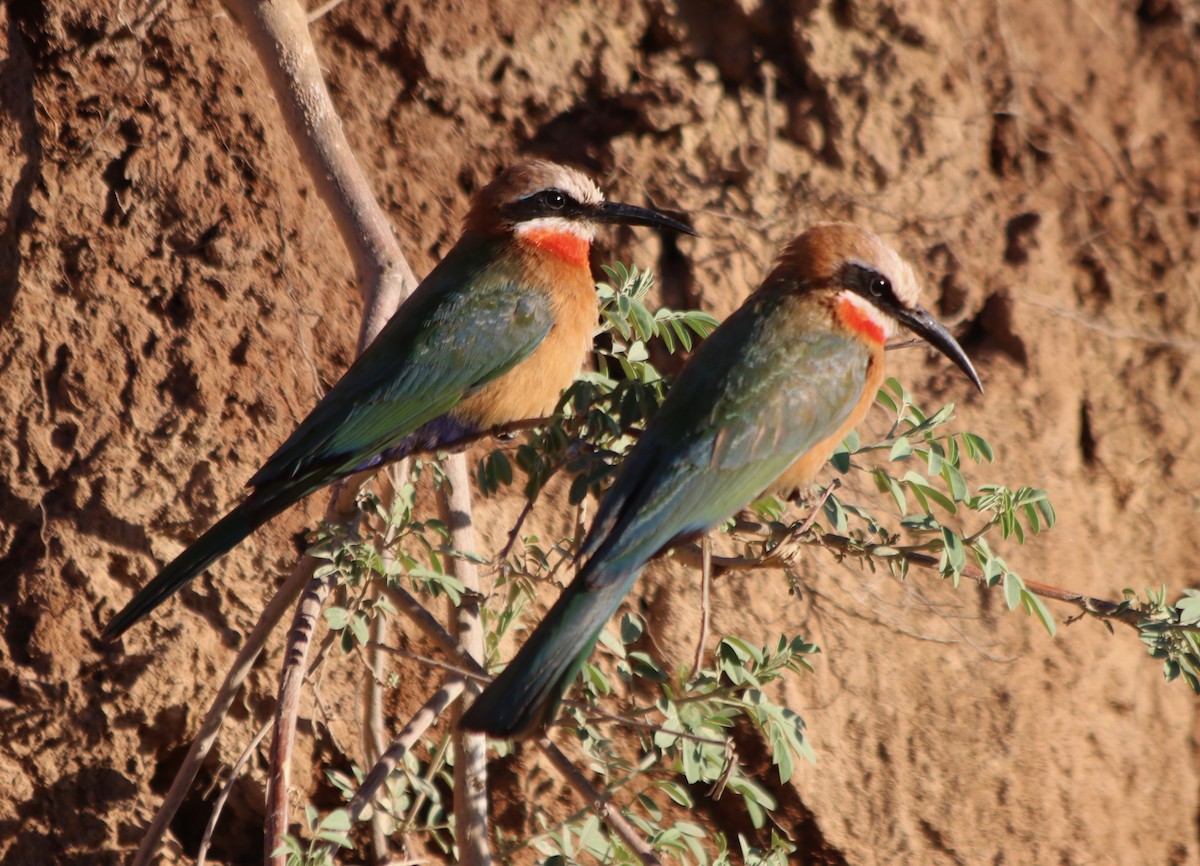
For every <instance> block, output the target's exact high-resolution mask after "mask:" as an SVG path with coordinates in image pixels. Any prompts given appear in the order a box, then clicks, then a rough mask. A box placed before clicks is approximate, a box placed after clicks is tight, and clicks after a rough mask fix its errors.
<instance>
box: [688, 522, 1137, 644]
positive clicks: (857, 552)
mask: <svg viewBox="0 0 1200 866" xmlns="http://www.w3.org/2000/svg"><path fill="white" fill-rule="evenodd" d="M805 522H806V523H807V522H809V521H805ZM802 534H803V530H791V529H789V530H787V531H786V537H787V538H789V539H798V537H799V536H800V535H802ZM805 543H808V544H815V545H820V546H822V547H827V548H829V549H831V550H834V551H836V552H837V553H839V554H841V555H843V556H853V557H858V558H862V557H865V556H868V555H869V552H868V551H866V550H864V549H863V548H862V546H861V544H860V543H858V542H855V541H853V540H851V539H849V538H846V537H845V536H842V535H833V534H828V533H827V534H824V535H820V536H818V537H817V538H815V539H814V540H812V541H810V542H805ZM784 546H785V545H783V544H781V545H780V546H779V547H776V548H775V549H773V550H772V551H770V552H769V553H767V554H766V555H764V556H714V557H713V558H712V567H713V575H714V576H715V577H721V576H723V575H726V574H732V573H735V572H740V571H755V570H758V569H763V568H786V567H787V566H788V565H789V564H790V559H791V558H792V555H793V554H794V553H795V548H794V547H793V548H792V549H790V550H786V551H782V552H781V548H783V547H784ZM892 549H893V550H896V549H895V548H892ZM673 555H674V557H675V558H676V559H678V560H679V561H680V562H682V563H684V564H686V565H692V566H699V565H702V564H703V554H702V552H701V551H700V549H699V547H698V546H697V545H690V546H688V547H680V548H676V549H675V553H674V554H673ZM893 555H894V556H898V557H900V558H901V559H903V560H905V561H906V562H908V563H909V564H910V565H916V566H919V567H921V568H928V569H937V568H938V567H939V565H940V562H939V560H938V558H937V557H936V556H931V555H930V554H928V553H922V552H921V551H917V550H903V549H900V550H896V552H895V553H894V554H893ZM962 576H963V577H966V578H969V579H970V580H973V581H976V582H977V583H979V584H981V585H983V586H985V587H988V586H989V584H988V581H987V577H986V576H985V575H984V573H983V572H982V571H981V570H979V569H978V568H976V567H974V566H971V565H968V566H966V567H965V568H963V570H962ZM1025 588H1026V589H1027V590H1029V592H1031V593H1032V594H1033V595H1037V596H1040V597H1042V598H1049V599H1052V600H1054V601H1061V602H1065V603H1066V604H1070V605H1074V606H1075V607H1077V608H1079V610H1080V611H1082V612H1083V613H1086V614H1090V615H1091V616H1097V617H1100V618H1102V619H1104V620H1106V621H1108V620H1116V621H1118V622H1121V623H1124V624H1125V625H1128V626H1130V627H1132V628H1135V629H1136V628H1137V627H1138V624H1139V623H1140V622H1142V621H1143V620H1144V619H1145V617H1144V616H1143V615H1142V614H1141V613H1139V612H1138V611H1136V610H1133V609H1132V608H1124V609H1122V608H1121V605H1120V604H1119V603H1118V602H1115V601H1109V600H1107V599H1103V598H1096V597H1094V596H1090V595H1083V594H1082V593H1078V592H1073V591H1071V590H1066V589H1060V588H1058V587H1056V586H1049V585H1048V584H1044V583H1037V582H1036V581H1032V580H1027V581H1025Z"/></svg>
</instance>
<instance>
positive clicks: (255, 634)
mask: <svg viewBox="0 0 1200 866" xmlns="http://www.w3.org/2000/svg"><path fill="white" fill-rule="evenodd" d="M364 477H365V476H364ZM359 483H360V481H359V479H358V477H357V476H356V477H355V478H351V479H349V480H348V481H347V482H346V483H345V484H343V485H342V487H341V488H340V490H339V489H335V491H334V495H333V497H332V499H331V500H330V503H329V508H328V510H327V511H326V515H325V516H326V520H328V521H329V522H330V523H341V524H343V525H348V524H350V523H351V522H352V521H353V520H355V519H356V518H357V510H356V509H354V508H353V502H354V500H353V497H352V496H351V495H350V494H351V493H352V492H354V491H356V490H357V488H358V484H359ZM344 509H348V511H344ZM321 564H322V561H321V560H318V559H315V558H313V557H311V556H305V557H304V558H303V559H301V560H300V562H299V563H297V564H296V567H295V568H293V569H292V572H291V574H289V575H288V578H287V580H286V581H284V583H283V585H282V586H281V587H279V589H278V590H277V591H276V592H275V595H274V597H273V598H272V599H271V601H270V602H268V603H267V606H266V608H264V609H263V612H262V614H261V615H260V616H259V618H258V622H257V623H255V625H254V629H253V631H251V632H250V636H249V637H247V638H246V643H245V645H244V646H243V647H242V649H241V651H240V652H239V653H238V655H237V658H235V659H234V660H233V664H232V665H230V667H229V670H228V671H227V672H226V674H225V681H224V682H223V683H221V688H220V689H219V690H218V691H217V695H216V697H215V698H213V702H212V705H211V706H210V707H209V708H208V713H207V714H206V715H205V716H204V721H203V722H201V724H200V730H199V731H198V732H197V733H196V738H195V739H194V740H193V741H192V747H191V748H190V749H189V750H188V753H187V756H186V757H185V758H184V760H183V763H182V764H181V765H180V767H179V770H178V771H176V773H175V778H174V780H173V781H172V782H171V787H170V789H169V790H168V791H167V794H166V796H165V797H163V802H162V805H160V806H159V807H158V811H157V812H155V813H154V818H153V820H152V821H151V822H150V826H149V827H147V828H146V834H145V836H143V837H142V842H141V844H140V845H139V846H138V850H137V854H136V855H134V858H133V866H149V863H150V861H151V859H152V858H153V857H154V853H155V852H156V851H157V850H158V846H159V845H160V844H161V842H162V837H163V835H164V834H165V833H166V831H167V828H168V827H169V826H170V824H171V821H172V820H173V819H174V818H175V813H176V812H177V811H179V807H180V805H181V804H182V803H183V800H184V798H185V797H186V796H187V794H188V791H189V790H190V789H191V787H192V782H194V781H195V779H196V774H197V773H198V772H200V767H201V766H203V764H204V761H205V759H206V758H207V757H208V753H209V751H211V749H212V747H213V744H214V743H215V742H216V740H217V734H219V733H220V731H221V726H222V725H223V724H224V722H225V716H226V715H227V714H228V712H229V708H230V707H231V706H233V701H234V699H235V698H236V697H237V695H238V692H240V691H241V689H242V683H244V682H245V680H246V677H247V676H249V674H250V670H251V669H252V668H253V667H254V663H255V661H257V660H258V657H259V655H260V654H261V653H262V650H263V647H264V646H266V643H267V638H269V637H270V636H271V633H272V632H274V631H275V627H276V626H277V625H278V624H279V621H280V620H281V619H283V615H284V614H285V613H287V612H288V611H289V610H291V607H292V604H293V603H294V602H295V600H296V597H297V596H298V595H299V594H300V592H301V590H303V589H304V587H306V586H307V585H308V583H309V581H311V580H312V576H313V572H314V571H316V570H317V567H318V566H319V565H321Z"/></svg>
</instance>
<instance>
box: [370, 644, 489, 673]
mask: <svg viewBox="0 0 1200 866" xmlns="http://www.w3.org/2000/svg"><path fill="white" fill-rule="evenodd" d="M367 646H369V647H371V648H372V649H375V650H378V651H379V652H385V653H388V654H389V655H394V656H400V657H401V658H406V659H412V660H413V661H415V662H420V663H421V664H423V665H426V666H428V667H431V668H437V669H438V670H443V671H445V672H446V673H449V674H454V675H456V676H460V677H462V678H463V679H465V680H474V681H476V682H481V683H487V682H490V681H491V677H489V676H488V675H487V674H486V673H484V671H483V665H481V664H479V663H478V662H477V661H475V660H474V659H466V660H464V661H468V662H469V664H467V665H466V666H459V665H452V664H449V663H447V662H443V661H438V660H437V659H431V658H430V657H429V656H423V655H421V654H420V653H414V652H409V651H408V650H402V649H400V648H399V647H394V646H385V645H383V644H374V643H369V644H367Z"/></svg>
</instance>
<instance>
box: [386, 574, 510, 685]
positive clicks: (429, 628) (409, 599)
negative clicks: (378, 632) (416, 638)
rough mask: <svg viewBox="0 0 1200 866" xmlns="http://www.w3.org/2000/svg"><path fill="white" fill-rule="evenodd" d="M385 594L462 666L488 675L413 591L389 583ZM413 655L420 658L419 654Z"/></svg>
mask: <svg viewBox="0 0 1200 866" xmlns="http://www.w3.org/2000/svg"><path fill="white" fill-rule="evenodd" d="M384 594H385V595H387V597H388V599H389V600H390V601H392V602H394V603H395V605H396V606H397V607H398V608H400V609H401V610H402V611H403V612H404V613H405V614H407V615H408V618H409V619H410V620H412V622H413V624H414V625H415V626H416V627H417V628H419V629H420V630H421V632H422V633H423V634H424V635H425V636H426V637H427V638H429V639H430V640H431V641H433V642H434V643H436V644H437V645H438V646H439V647H441V648H442V650H443V651H445V652H446V653H448V654H449V655H450V656H451V657H453V659H454V660H455V661H456V662H457V663H458V664H459V665H460V666H461V667H462V668H464V669H465V670H468V671H476V672H477V673H478V675H479V676H487V672H486V671H485V670H484V669H483V665H481V664H480V663H479V662H477V661H476V660H475V659H474V658H473V657H471V656H469V655H467V654H466V653H465V652H463V650H462V647H460V646H459V645H458V642H457V641H455V640H454V638H452V637H451V636H450V632H448V631H446V630H445V629H444V628H442V624H441V623H440V622H438V621H437V620H436V619H434V618H433V614H431V613H430V612H429V611H428V610H426V609H425V606H424V605H423V604H421V602H419V601H417V600H416V599H415V598H413V595H412V593H410V592H409V591H408V590H407V589H405V588H404V587H402V586H397V585H395V584H394V583H389V584H388V585H387V587H386V588H385V589H384ZM380 649H383V650H386V651H387V652H390V653H396V654H398V655H405V654H406V653H405V651H404V650H400V649H397V648H395V647H380ZM412 657H413V658H420V657H419V656H412ZM431 661H432V660H431Z"/></svg>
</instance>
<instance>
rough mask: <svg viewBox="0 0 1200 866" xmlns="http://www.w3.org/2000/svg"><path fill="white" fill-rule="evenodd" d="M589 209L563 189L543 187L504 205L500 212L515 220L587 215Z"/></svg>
mask: <svg viewBox="0 0 1200 866" xmlns="http://www.w3.org/2000/svg"><path fill="white" fill-rule="evenodd" d="M586 211H587V209H586V208H584V207H583V206H582V205H581V204H580V203H579V202H577V201H576V200H575V199H574V198H572V197H571V196H569V195H568V194H567V193H565V192H563V191H562V190H561V189H554V188H551V189H543V190H539V191H538V192H535V193H533V194H532V195H527V196H525V197H524V198H519V199H517V200H516V201H512V202H509V203H508V204H505V205H502V206H501V208H500V212H501V213H502V214H503V215H504V216H505V217H507V218H508V219H510V220H512V221H514V222H524V221H525V220H532V219H537V218H538V217H546V216H560V217H575V216H586V215H587V213H586Z"/></svg>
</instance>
